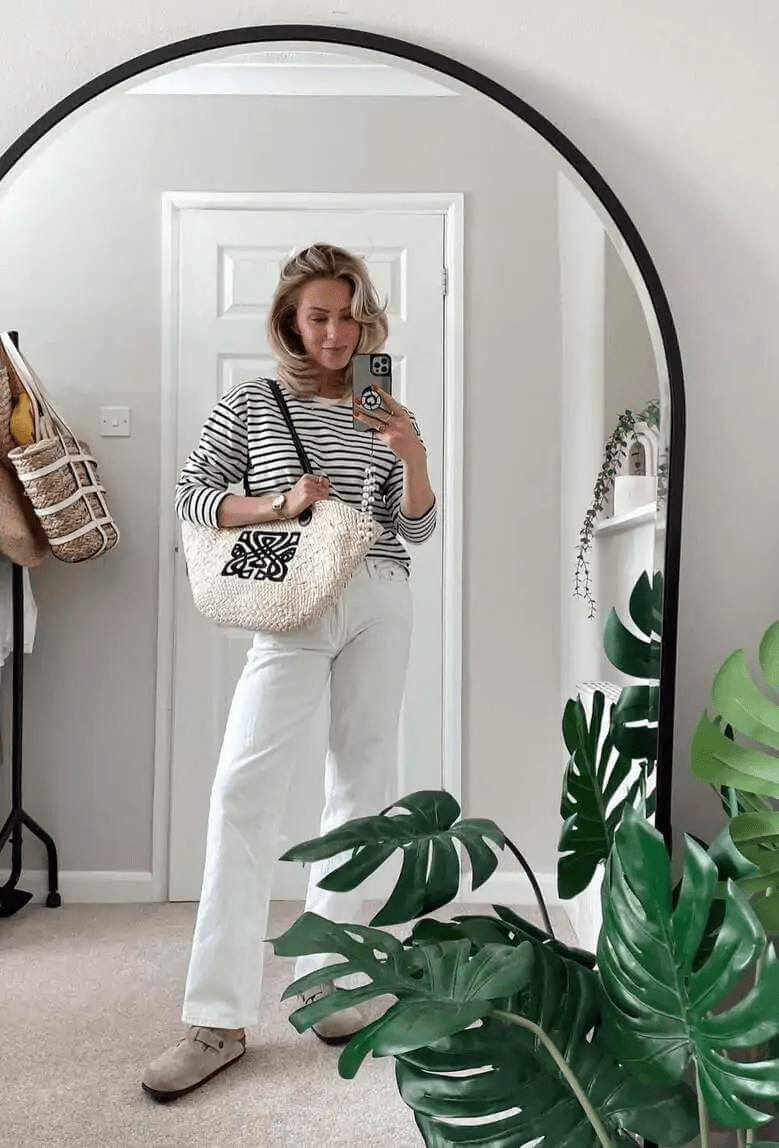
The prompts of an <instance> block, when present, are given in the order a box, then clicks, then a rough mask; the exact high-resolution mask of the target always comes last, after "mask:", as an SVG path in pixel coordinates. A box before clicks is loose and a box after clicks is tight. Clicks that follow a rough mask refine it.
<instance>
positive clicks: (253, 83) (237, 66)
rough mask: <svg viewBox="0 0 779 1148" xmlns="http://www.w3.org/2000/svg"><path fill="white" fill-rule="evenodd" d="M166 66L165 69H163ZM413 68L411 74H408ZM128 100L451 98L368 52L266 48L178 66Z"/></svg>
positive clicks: (425, 78)
mask: <svg viewBox="0 0 779 1148" xmlns="http://www.w3.org/2000/svg"><path fill="white" fill-rule="evenodd" d="M168 67H170V66H168ZM412 69H413V70H412ZM127 94H129V95H138V96H160V95H168V96H169V95H180V96H191V95H212V96H220V95H221V96H456V95H459V92H457V91H452V90H450V89H449V88H447V87H444V86H443V84H441V83H438V82H436V81H435V80H434V79H431V78H430V76H429V74H428V73H426V72H425V70H424V69H421V68H417V67H416V65H413V64H411V65H408V66H407V65H406V64H405V62H404V64H403V67H400V66H393V65H390V64H385V63H381V62H380V61H379V60H378V59H377V58H376V56H375V55H374V54H373V53H370V54H365V55H362V56H360V55H356V54H349V53H348V52H345V51H344V52H342V51H333V50H328V51H319V50H315V49H308V48H306V49H296V48H289V49H277V48H274V49H268V50H261V51H254V52H242V53H239V54H231V55H229V56H228V55H226V56H224V57H222V58H221V59H219V58H214V56H213V55H212V54H210V53H209V59H208V60H207V61H205V62H202V63H199V64H190V65H187V64H186V63H183V64H182V63H179V64H178V65H175V66H174V67H173V69H172V70H168V71H166V72H160V73H158V74H157V75H155V76H154V78H153V79H151V80H147V81H145V82H144V83H141V84H138V85H137V86H135V87H133V88H130V89H128V90H127Z"/></svg>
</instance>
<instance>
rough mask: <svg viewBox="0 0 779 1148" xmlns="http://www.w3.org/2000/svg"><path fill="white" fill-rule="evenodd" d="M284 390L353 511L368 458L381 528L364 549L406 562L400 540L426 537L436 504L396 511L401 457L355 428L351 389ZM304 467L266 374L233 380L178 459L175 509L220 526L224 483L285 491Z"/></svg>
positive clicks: (315, 462)
mask: <svg viewBox="0 0 779 1148" xmlns="http://www.w3.org/2000/svg"><path fill="white" fill-rule="evenodd" d="M284 397H285V398H286V400H287V406H288V408H289V412H290V415H291V416H292V421H293V423H294V425H295V429H296V430H297V432H298V435H299V436H300V439H301V442H302V443H303V446H304V447H305V449H306V452H307V454H308V457H309V460H310V462H311V466H312V468H313V470H314V473H315V474H324V475H327V477H328V478H329V479H330V497H331V498H339V499H341V500H342V501H343V502H346V503H348V504H349V505H350V506H354V507H355V508H356V509H358V510H359V508H360V505H361V502H362V492H363V483H364V479H365V469H366V466H367V465H368V464H369V463H371V462H372V463H373V466H374V468H375V472H376V494H375V498H374V503H373V507H372V514H373V517H374V518H375V519H376V521H377V522H379V523H380V524H381V525H382V526H383V527H384V533H383V534H382V535H381V537H380V538H379V539H378V541H377V542H375V543H374V545H373V546H372V547H371V550H370V554H369V556H370V557H371V558H393V559H394V560H395V561H396V562H400V563H402V565H403V566H404V567H405V568H406V569H408V568H409V566H410V557H409V554H408V551H407V550H406V548H405V547H404V545H403V543H402V542H401V541H400V539H401V538H403V539H405V541H406V542H410V543H412V544H417V543H421V542H424V541H426V539H428V538H429V537H430V536H431V534H432V533H433V531H434V530H435V525H436V518H437V506H436V503H435V502H434V503H433V505H432V506H431V507H430V509H429V510H428V511H427V512H426V513H425V514H423V515H422V516H421V517H420V518H409V517H407V516H406V515H405V514H403V513H402V511H401V509H400V503H401V498H402V494H403V463H402V462H401V460H400V459H399V458H398V457H397V456H396V455H395V453H394V452H393V451H392V450H391V449H390V447H388V446H387V445H386V444H385V443H383V442H381V440H380V439H378V438H377V437H376V436H375V435H373V434H372V433H370V432H366V431H361V430H356V429H355V427H354V424H353V418H352V402H351V396H348V397H347V398H346V399H325V398H319V397H317V398H309V399H298V398H296V397H295V396H294V395H292V394H291V393H290V392H289V391H288V390H286V389H285V395H284ZM412 420H413V415H412ZM414 425H415V428H416V422H415V423H414ZM373 440H375V441H373ZM302 473H303V468H302V466H301V463H300V460H299V458H298V454H297V451H296V449H295V444H294V442H293V441H292V436H291V435H290V433H289V428H288V427H287V424H286V423H285V421H284V417H283V415H282V413H281V411H280V410H279V407H278V404H277V402H276V400H275V398H274V396H273V392H272V391H271V388H270V382H269V380H268V379H253V380H251V381H250V382H245V383H239V384H238V385H237V386H235V387H233V388H232V390H230V391H228V393H227V394H226V395H225V396H224V397H223V398H222V399H220V400H219V402H218V403H217V404H216V406H215V407H214V408H213V410H212V411H211V413H210V414H209V416H208V418H207V420H206V423H205V426H204V427H203V430H202V432H201V435H200V441H199V442H198V444H197V446H196V447H195V449H194V450H193V451H192V453H191V454H190V456H189V458H188V459H187V461H186V463H185V464H184V467H183V469H182V471H181V475H180V477H179V480H178V483H177V484H176V492H175V499H174V505H175V509H176V514H177V515H178V517H179V518H180V519H182V520H186V521H189V522H195V523H198V524H199V525H201V526H218V525H219V523H218V520H217V511H218V509H219V505H220V503H221V502H222V500H223V499H224V498H225V497H226V496H227V495H228V494H229V493H230V491H229V490H228V489H227V488H228V487H229V486H231V485H232V486H235V485H237V484H239V483H241V484H243V489H244V491H245V493H246V494H248V495H251V496H253V497H256V496H258V495H261V494H271V493H279V492H281V491H288V490H290V489H291V488H292V487H293V486H294V485H295V483H296V482H297V480H298V479H299V478H300V477H301V474H302Z"/></svg>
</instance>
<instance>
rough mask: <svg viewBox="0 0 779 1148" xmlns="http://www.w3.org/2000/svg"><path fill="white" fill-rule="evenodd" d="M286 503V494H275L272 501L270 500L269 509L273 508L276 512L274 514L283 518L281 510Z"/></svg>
mask: <svg viewBox="0 0 779 1148" xmlns="http://www.w3.org/2000/svg"><path fill="white" fill-rule="evenodd" d="M286 505H287V496H286V494H277V495H276V497H275V498H274V499H273V502H271V509H272V510H274V511H275V512H276V514H278V515H280V516H281V517H282V518H284V517H285V516H284V514H283V513H282V511H283V510H284V507H285V506H286Z"/></svg>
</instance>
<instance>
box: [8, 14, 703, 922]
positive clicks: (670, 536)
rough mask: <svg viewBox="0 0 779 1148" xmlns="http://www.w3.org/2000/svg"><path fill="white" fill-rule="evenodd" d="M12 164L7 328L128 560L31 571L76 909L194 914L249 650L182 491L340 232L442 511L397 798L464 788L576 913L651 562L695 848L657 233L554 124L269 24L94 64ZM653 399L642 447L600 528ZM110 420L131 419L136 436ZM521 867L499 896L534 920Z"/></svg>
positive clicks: (667, 700)
mask: <svg viewBox="0 0 779 1148" xmlns="http://www.w3.org/2000/svg"><path fill="white" fill-rule="evenodd" d="M0 177H2V181H1V182H0V249H1V250H2V252H3V256H2V263H3V273H2V276H0V326H2V328H3V329H13V330H16V331H18V332H19V336H20V344H21V347H22V348H23V350H24V351H25V352H26V354H27V357H28V358H29V360H30V362H31V363H32V364H33V365H34V366H35V368H36V370H37V372H38V374H39V375H40V377H41V379H42V380H43V382H44V384H45V385H46V387H47V389H48V391H49V393H50V394H51V395H52V397H53V398H54V400H55V402H56V403H57V404H58V405H59V406H60V407H61V409H62V411H63V413H64V414H65V415H66V417H67V418H68V420H69V421H70V422H71V424H73V425H74V426H77V427H78V428H79V431H80V433H81V434H82V435H83V437H84V438H85V439H86V440H87V441H88V442H89V443H90V444H91V445H92V446H93V448H94V450H95V452H96V454H97V456H98V458H99V461H100V466H101V475H102V478H103V481H104V482H105V485H106V487H107V490H108V493H109V497H110V501H111V505H112V509H113V511H114V513H115V515H116V518H117V521H118V523H119V526H120V528H121V530H122V539H121V542H120V544H119V546H118V547H117V549H116V550H115V551H113V552H112V553H111V554H109V555H107V556H106V557H105V558H101V559H99V560H97V561H95V562H92V563H88V564H84V565H82V566H79V567H74V568H68V567H66V566H64V565H63V564H61V563H56V562H48V563H46V564H45V565H44V566H43V567H41V568H40V569H39V570H38V571H35V572H34V574H33V587H34V592H35V596H36V601H37V606H38V637H37V649H36V651H35V652H34V654H33V655H32V657H31V659H30V661H29V668H28V671H27V682H26V689H27V699H28V700H27V708H28V712H29V713H30V714H32V715H34V717H33V718H32V719H31V720H30V721H29V724H28V728H27V732H26V735H25V747H26V758H27V764H26V792H27V794H28V797H29V800H30V802H31V803H34V805H35V807H36V809H37V810H38V811H39V817H40V820H41V821H42V822H44V823H45V824H47V825H48V826H49V827H50V829H51V831H52V833H53V835H54V836H55V837H56V838H57V842H58V846H59V848H60V852H61V864H62V869H63V871H64V873H66V874H69V875H70V882H71V883H70V888H71V890H72V891H75V890H77V889H78V887H79V878H78V874H79V873H81V874H86V875H88V876H84V877H83V885H84V888H85V889H86V886H88V885H89V887H90V888H92V889H93V891H96V896H95V898H94V899H97V900H104V901H111V900H114V899H115V900H137V901H143V900H147V901H154V900H158V901H164V900H170V901H184V902H191V901H194V900H196V899H197V897H198V893H199V888H200V880H201V876H202V865H203V852H204V841H205V824H206V815H207V800H208V792H209V787H210V783H211V779H212V776H213V770H214V765H215V760H216V753H217V750H218V745H219V740H220V738H221V733H222V729H223V726H224V720H225V716H226V707H227V704H228V702H229V698H230V695H231V692H232V689H233V687H234V684H235V680H236V678H237V676H238V673H239V671H240V665H241V663H242V660H243V657H244V653H245V650H246V640H245V639H242V638H240V637H236V636H229V635H228V636H225V635H223V634H220V633H219V632H218V631H216V629H215V628H214V627H212V626H210V625H209V624H208V623H207V622H206V621H205V620H204V619H202V618H201V617H200V616H199V615H198V614H197V612H196V610H195V609H194V606H193V604H192V601H191V595H190V594H189V592H188V587H187V582H186V574H185V570H184V564H183V562H182V560H181V559H182V556H181V554H180V553H179V550H178V542H179V536H178V532H177V528H176V522H175V519H174V515H173V507H172V493H173V486H174V483H175V479H176V475H177V472H178V470H179V469H180V466H181V464H182V462H183V460H184V459H185V458H186V456H187V454H188V453H189V451H190V450H191V449H192V447H193V446H194V444H195V441H196V438H197V434H198V432H199V429H200V427H201V426H202V423H203V421H204V419H205V417H206V415H207V413H208V411H209V409H210V408H211V407H212V406H213V404H214V403H215V401H216V400H217V398H218V397H219V396H220V395H221V394H222V393H224V392H225V390H227V389H228V388H229V387H231V386H232V385H234V384H235V383H237V382H240V381H242V380H245V379H250V378H252V377H255V376H258V375H264V374H268V373H272V362H271V358H270V355H269V351H268V347H267V344H266V341H265V316H266V313H267V307H268V302H269V299H270V295H271V293H272V291H273V288H274V286H275V282H276V279H277V276H278V271H279V266H280V262H281V261H282V260H283V259H284V258H285V257H286V256H287V255H288V254H289V252H290V250H291V249H292V248H296V247H300V246H303V245H306V244H308V243H310V242H314V241H317V240H324V241H327V242H333V243H338V244H341V245H342V246H345V247H348V248H350V249H352V250H354V251H356V252H358V253H360V254H362V255H363V256H365V258H366V260H367V262H368V265H369V268H370V270H371V273H372V275H373V278H374V281H375V282H376V284H377V286H378V288H379V290H380V292H381V293H382V295H384V296H385V297H387V299H388V300H389V339H388V343H387V350H388V351H389V352H390V353H391V354H392V355H393V359H394V361H395V363H396V364H397V367H396V388H397V393H398V395H399V396H400V398H401V401H402V402H404V403H406V404H407V405H408V406H410V407H411V408H412V409H413V410H414V412H415V414H416V416H417V419H418V421H419V424H420V426H421V429H422V433H423V436H424V438H425V441H426V444H427V446H428V451H429V458H430V466H431V478H432V481H433V485H434V487H435V489H436V491H437V493H438V497H439V505H440V529H439V530H438V531H437V533H436V535H435V536H434V538H433V539H432V540H431V541H430V542H429V544H426V545H425V546H423V547H420V548H419V550H418V551H417V552H415V554H414V571H413V575H412V587H413V593H414V603H415V636H414V646H413V649H412V663H411V670H410V674H409V679H408V687H407V693H406V701H405V706H404V715H403V723H402V737H401V742H402V752H401V756H400V762H399V769H398V775H397V777H396V778H394V779H393V789H394V795H397V794H400V793H407V792H410V791H412V790H415V789H422V788H439V787H444V788H446V789H448V790H449V791H450V792H452V793H453V794H454V795H455V796H456V797H458V799H459V800H460V801H461V804H462V806H463V810H464V812H465V813H466V814H467V815H469V816H484V817H492V818H494V819H495V820H497V821H498V822H499V823H500V824H501V826H502V827H503V828H504V829H505V830H506V832H507V833H509V834H510V836H511V837H512V838H513V839H514V840H515V841H517V842H518V843H519V844H520V845H521V848H522V849H523V851H524V852H525V854H526V855H527V857H528V858H529V860H530V861H531V863H532V865H533V867H534V869H535V870H536V872H537V873H538V874H539V875H540V877H541V883H542V887H544V888H545V892H546V893H547V895H548V896H549V897H550V899H554V875H555V865H556V853H557V841H558V837H559V832H560V813H559V806H560V787H561V781H562V774H563V767H564V763H565V758H564V752H563V747H562V742H561V715H562V711H563V706H564V704H565V701H566V699H567V698H569V697H574V696H575V695H576V693H577V691H578V692H580V693H582V695H583V696H584V695H586V694H587V691H588V690H589V691H590V692H592V690H593V689H594V688H595V687H596V685H597V683H606V684H607V686H608V687H610V688H613V689H615V690H618V689H619V687H620V686H621V684H623V681H624V680H625V679H624V678H623V677H622V676H620V673H619V671H618V670H616V669H615V668H614V667H613V665H612V664H611V663H610V662H609V661H608V659H607V658H606V657H605V655H604V649H603V626H604V622H605V620H606V618H607V617H608V616H609V613H610V611H611V610H612V609H616V611H617V613H618V614H619V615H620V616H621V617H623V618H625V619H628V617H629V597H630V591H631V588H632V586H633V585H634V583H635V581H636V579H637V578H638V576H639V575H640V573H641V572H642V571H646V572H647V573H648V574H649V575H650V576H651V575H654V574H655V573H657V572H659V573H660V574H661V575H662V578H663V587H664V589H663V596H662V627H661V629H662V641H661V670H660V683H659V684H660V714H659V726H658V764H657V801H658V804H657V814H656V819H657V824H658V826H659V828H660V829H661V830H662V832H663V833H664V834H665V835H666V837H667V839H670V793H671V757H672V752H671V751H672V734H673V729H672V727H673V699H674V663H675V643H676V609H677V581H678V567H679V548H680V522H681V496H682V470H683V451H684V442H683V438H684V395H683V385H682V373H681V364H680V358H679V352H678V347H677V342H676V336H675V332H674V327H673V322H672V319H671V315H670V312H669V309H668V305H667V301H666V297H665V294H664V292H663V288H662V285H661V283H660V281H659V278H658V276H657V273H656V271H655V268H654V266H653V264H652V261H651V259H650V256H649V254H648V253H647V250H646V248H645V246H644V244H643V242H642V240H641V238H640V236H639V234H638V232H637V231H636V228H635V227H634V226H633V224H632V222H631V220H630V219H629V217H628V215H627V214H626V212H625V211H624V209H623V208H622V206H621V204H620V203H619V201H618V199H617V197H616V196H615V195H614V193H613V192H612V190H611V189H610V188H609V187H608V185H607V183H606V182H605V181H604V179H603V178H602V176H601V175H600V174H599V173H598V172H597V171H596V170H595V169H594V168H593V167H592V165H591V164H590V163H589V162H588V161H587V160H586V158H585V157H584V156H583V155H582V154H581V153H580V152H579V151H578V150H577V149H576V147H575V146H574V145H573V144H572V143H571V142H570V141H569V140H568V139H566V137H565V136H564V135H562V134H561V133H560V132H559V131H558V130H557V129H556V128H555V127H554V126H553V125H551V124H550V123H549V122H548V121H546V120H545V119H544V118H543V117H542V116H541V115H540V114H539V113H538V112H536V111H535V110H534V109H533V108H531V107H529V106H528V105H527V104H525V103H524V102H523V101H522V100H521V99H520V98H519V97H518V96H516V95H514V94H512V93H510V92H508V91H507V90H506V89H504V88H502V87H500V86H499V85H497V84H495V83H493V82H492V81H491V80H489V79H487V78H486V77H485V76H482V75H480V74H478V73H476V72H474V71H472V70H470V69H468V68H466V67H464V66H462V65H460V64H458V63H456V62H454V61H452V60H450V59H447V58H445V57H443V56H439V55H437V54H435V53H432V52H429V51H427V50H425V49H422V48H418V47H416V46H414V45H412V44H408V43H405V42H403V41H398V40H390V39H386V38H383V37H380V36H374V35H369V34H366V33H361V32H353V31H348V30H345V29H340V28H338V29H336V28H314V27H305V26H300V27H283V28H273V27H266V28H249V29H241V30H232V31H230V32H225V33H217V34H214V35H212V36H207V37H200V38H198V39H195V40H188V41H184V42H182V43H180V44H174V45H171V46H170V47H168V48H165V49H161V50H159V51H156V52H153V53H150V54H148V55H147V56H144V57H140V58H138V59H136V60H133V61H130V62H129V63H127V64H125V65H123V66H122V67H120V68H117V69H115V70H114V71H113V72H110V73H107V74H106V75H105V76H102V77H100V78H98V79H97V80H95V81H94V82H93V83H91V84H89V85H87V86H86V87H85V88H82V89H80V90H79V91H78V92H75V93H74V94H73V95H72V96H71V97H70V98H69V99H67V100H66V101H64V102H63V103H62V104H60V105H58V107H57V108H55V109H54V110H53V111H52V112H51V113H49V115H47V116H46V117H44V119H43V120H41V121H40V122H39V123H37V124H36V125H34V126H33V127H32V128H31V129H30V130H29V131H28V132H27V133H26V134H25V135H24V136H23V137H22V138H21V139H20V140H19V141H18V142H17V143H16V144H15V145H14V147H12V148H11V149H10V150H9V151H8V152H7V153H6V154H5V156H3V157H2V159H0ZM117 409H118V413H117ZM628 411H629V412H633V415H634V416H635V415H637V414H638V415H640V416H641V417H640V418H639V420H638V424H637V425H636V426H635V427H634V426H633V424H632V423H631V424H630V427H631V428H632V429H633V430H635V436H634V437H633V436H632V435H629V436H628V439H629V441H627V447H626V450H625V452H624V456H623V458H622V459H621V461H620V465H619V468H618V469H619V473H618V478H617V481H616V482H615V483H614V484H613V486H611V485H609V489H608V490H607V491H605V493H604V497H603V498H602V500H601V502H600V503H599V504H598V508H597V514H596V515H594V516H593V517H591V519H590V527H591V529H588V528H587V515H588V511H589V510H590V509H591V507H592V503H593V490H594V488H595V485H596V482H597V481H598V476H599V472H600V470H601V467H602V464H603V461H604V448H605V445H606V443H607V442H608V441H609V440H610V439H611V437H612V435H613V432H614V431H615V430H616V429H617V428H618V426H620V425H624V426H627V425H628V424H627V423H625V422H624V420H623V423H622V424H621V423H620V419H621V418H622V416H624V414H625V412H628ZM101 419H102V421H101ZM117 419H118V421H119V423H120V424H125V425H124V427H123V428H122V429H124V430H125V431H129V434H121V435H118V436H117V435H115V434H113V433H110V432H111V430H112V429H113V430H116V429H117V428H116V427H113V428H112V427H111V423H112V422H113V421H115V420H117ZM125 420H126V422H125ZM634 421H635V420H634ZM106 431H108V432H109V433H108V434H106V433H105V432H106ZM642 480H643V481H642ZM582 530H584V532H585V533H584V537H585V539H586V542H587V545H586V547H585V549H584V551H583V552H582V553H581V554H579V558H578V560H577V552H578V550H579V547H580V545H581V539H582ZM577 576H578V577H579V578H580V579H581V578H582V577H584V578H589V582H588V584H587V585H588V588H587V590H586V592H585V591H584V589H583V586H584V583H583V582H581V581H580V582H579V591H580V592H579V596H577V594H576V593H575V588H576V585H577ZM376 687H377V696H380V693H381V681H380V678H378V679H377V682H376ZM47 714H51V715H52V720H51V721H49V720H47V718H46V715H47ZM54 715H56V717H55V716H54ZM316 768H318V767H315V766H314V764H313V762H311V761H308V760H307V759H306V755H305V754H304V753H301V761H300V772H299V775H298V782H297V784H296V787H295V790H294V792H295V794H296V799H295V801H294V802H293V806H292V808H291V809H290V811H289V815H288V820H287V825H286V830H285V832H286V837H287V839H288V841H289V843H290V844H292V843H294V842H296V841H301V840H303V839H305V838H308V837H312V836H315V835H316V833H317V826H318V815H319V811H320V809H321V779H320V777H319V775H318V774H317V773H316ZM36 848H37V844H33V845H31V846H30V852H31V853H32V856H33V858H34V857H35V849H36ZM40 856H41V857H42V856H43V854H42V852H41V854H40ZM28 863H30V862H28ZM31 864H32V867H33V868H41V869H42V868H44V865H43V863H41V864H36V863H35V861H34V860H33V861H32V862H31ZM278 868H279V871H278V873H277V877H276V884H275V885H274V896H275V897H276V898H280V899H296V898H297V899H300V898H302V896H303V893H304V889H305V879H306V874H305V872H304V871H303V870H302V869H300V868H299V867H297V866H293V865H289V864H288V865H286V866H279V867H278ZM502 879H503V880H505V881H506V884H505V885H500V883H499V882H498V884H495V883H493V884H491V885H490V887H489V890H485V893H484V899H485V900H489V899H490V898H491V899H493V900H494V899H495V898H496V897H497V898H498V899H499V900H503V901H504V902H505V903H512V902H515V901H517V900H518V899H519V900H523V899H526V896H525V894H526V889H525V887H524V885H522V883H521V880H520V878H519V877H517V878H515V876H514V875H513V874H512V875H509V876H504V877H503V878H502ZM90 882H91V885H90ZM101 882H102V883H101ZM389 887H390V888H391V885H389ZM380 888H382V889H383V888H384V887H383V886H379V885H377V886H376V890H377V892H378V891H379V889H380ZM63 893H64V896H65V899H67V889H66V882H65V878H64V877H63ZM114 893H117V894H118V895H117V896H115V897H114V896H113V895H112V894H114ZM74 895H76V896H77V894H74ZM84 899H89V898H88V896H87V893H86V892H85V893H84Z"/></svg>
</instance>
